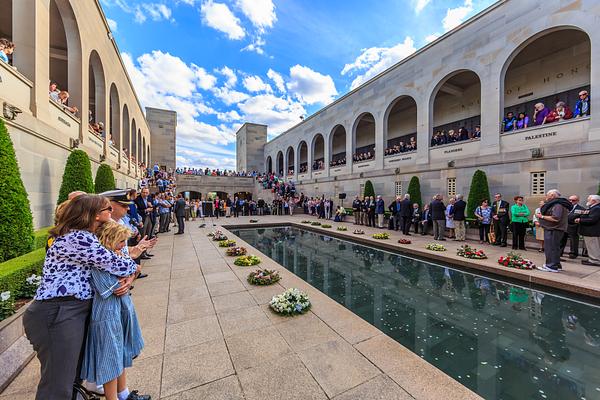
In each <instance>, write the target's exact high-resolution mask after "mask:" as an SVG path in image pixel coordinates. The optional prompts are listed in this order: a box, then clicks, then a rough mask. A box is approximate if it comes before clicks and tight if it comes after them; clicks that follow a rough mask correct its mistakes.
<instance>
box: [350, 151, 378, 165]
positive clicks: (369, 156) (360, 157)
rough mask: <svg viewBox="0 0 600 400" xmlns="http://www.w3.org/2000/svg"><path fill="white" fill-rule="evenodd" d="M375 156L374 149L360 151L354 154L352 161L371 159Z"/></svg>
mask: <svg viewBox="0 0 600 400" xmlns="http://www.w3.org/2000/svg"><path fill="white" fill-rule="evenodd" d="M374 158H375V152H374V151H363V152H360V153H354V154H353V155H352V161H353V162H355V163H358V162H362V161H369V160H372V159H374Z"/></svg>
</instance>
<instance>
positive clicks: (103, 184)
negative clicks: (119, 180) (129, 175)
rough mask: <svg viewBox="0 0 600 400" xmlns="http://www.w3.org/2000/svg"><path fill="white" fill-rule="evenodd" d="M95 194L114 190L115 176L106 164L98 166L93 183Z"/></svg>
mask: <svg viewBox="0 0 600 400" xmlns="http://www.w3.org/2000/svg"><path fill="white" fill-rule="evenodd" d="M94 189H95V190H96V193H102V192H106V191H107V190H114V189H115V176H114V175H113V171H112V168H111V167H110V165H108V164H100V166H99V167H98V171H96V180H95V181H94Z"/></svg>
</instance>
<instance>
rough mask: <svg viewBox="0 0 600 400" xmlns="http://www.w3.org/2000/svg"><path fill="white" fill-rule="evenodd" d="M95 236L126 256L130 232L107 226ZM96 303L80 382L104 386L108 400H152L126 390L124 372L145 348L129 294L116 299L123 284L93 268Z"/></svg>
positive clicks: (119, 227) (109, 224)
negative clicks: (118, 289) (116, 292)
mask: <svg viewBox="0 0 600 400" xmlns="http://www.w3.org/2000/svg"><path fill="white" fill-rule="evenodd" d="M96 235H97V236H98V239H99V240H100V243H102V245H103V246H104V247H106V248H107V249H108V250H111V251H113V252H115V253H117V254H120V255H123V254H127V248H126V245H127V239H129V236H130V235H131V231H130V230H129V229H128V228H127V227H125V226H123V225H120V224H118V223H116V222H113V221H109V222H106V223H104V224H103V225H102V226H101V227H100V228H99V229H98V230H97V231H96ZM92 286H93V287H94V292H95V294H94V301H93V303H92V314H91V318H90V324H89V328H88V332H87V340H86V348H85V353H84V358H83V364H82V367H81V378H82V379H85V380H86V381H88V382H96V384H98V385H104V396H105V397H106V399H107V400H150V399H151V397H150V396H146V395H139V394H138V393H137V391H135V390H134V391H132V392H131V393H130V392H129V390H128V389H127V379H126V375H125V368H129V367H131V365H132V363H133V359H134V358H136V357H137V356H138V355H139V354H140V352H141V351H142V348H143V347H144V340H143V338H142V332H141V329H140V326H139V323H138V320H137V316H136V313H135V309H134V306H133V302H132V301H131V297H130V295H129V294H126V295H123V296H116V295H115V294H114V293H113V291H115V290H116V289H117V288H118V287H119V286H120V282H119V280H118V278H117V277H116V276H114V275H111V274H109V273H107V272H104V271H100V270H98V269H95V268H92Z"/></svg>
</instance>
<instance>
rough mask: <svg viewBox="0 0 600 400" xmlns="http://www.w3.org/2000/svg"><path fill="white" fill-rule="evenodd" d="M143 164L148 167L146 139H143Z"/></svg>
mask: <svg viewBox="0 0 600 400" xmlns="http://www.w3.org/2000/svg"><path fill="white" fill-rule="evenodd" d="M141 151H142V162H143V163H144V166H146V167H147V166H148V160H147V159H146V138H145V137H143V138H142V149H141Z"/></svg>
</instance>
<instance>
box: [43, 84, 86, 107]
mask: <svg viewBox="0 0 600 400" xmlns="http://www.w3.org/2000/svg"><path fill="white" fill-rule="evenodd" d="M48 96H49V97H50V100H52V101H54V102H55V103H56V104H58V105H59V106H60V107H62V109H63V110H65V111H68V112H70V113H71V114H73V115H76V114H77V113H78V112H79V109H78V108H77V107H75V106H69V104H68V102H69V92H67V91H66V90H60V89H59V88H58V83H56V82H54V81H51V82H50V86H49V88H48Z"/></svg>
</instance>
